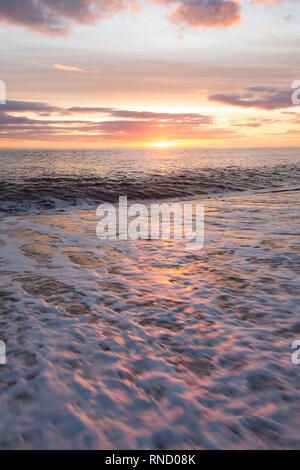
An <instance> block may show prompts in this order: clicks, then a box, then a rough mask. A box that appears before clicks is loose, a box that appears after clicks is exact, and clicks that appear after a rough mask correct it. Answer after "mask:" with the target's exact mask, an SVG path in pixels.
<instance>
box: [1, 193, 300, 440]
mask: <svg viewBox="0 0 300 470" xmlns="http://www.w3.org/2000/svg"><path fill="white" fill-rule="evenodd" d="M299 194H300V193H299V191H298V190H297V189H294V190H293V189H291V188H290V189H287V188H285V189H280V188H279V189H278V190H270V191H264V192H262V191H260V192H257V191H256V192H254V191H252V193H251V192H247V193H240V194H239V193H237V192H235V193H229V194H223V195H216V196H211V197H209V198H207V197H202V198H200V199H198V201H199V202H201V204H204V207H205V245H204V247H203V249H202V250H199V251H188V250H186V249H185V247H184V243H185V241H184V240H177V241H176V240H172V239H170V240H136V241H132V240H127V241H126V240H122V241H121V240H99V239H98V238H97V236H96V225H97V222H98V218H97V217H96V207H90V208H81V209H79V208H78V207H69V208H68V209H66V208H64V209H62V208H59V209H47V210H43V211H37V212H34V211H32V212H30V213H29V212H28V211H27V212H25V211H24V212H9V213H2V216H1V219H0V226H1V230H0V263H1V264H0V269H1V272H0V306H1V316H0V324H1V339H2V340H3V341H5V342H6V345H7V364H6V366H1V367H0V390H1V395H0V405H1V407H0V423H1V424H0V448H1V449H12V448H14V449H32V448H35V449H49V448H50V449H51V448H53V449H54V448H55V449H137V448H138V449H241V448H244V449H254V448H255V449H270V448H272V449H285V448H290V449H295V448H299V445H300V438H299V419H300V399H299V397H300V394H299V389H300V383H299V367H300V366H296V365H295V364H293V363H292V360H291V358H292V353H293V350H292V342H293V341H294V340H297V339H300V316H299V314H300V310H299V290H298V288H299V249H300V243H299V230H300V227H299V222H300V220H299V219H300V217H299V202H300V201H299ZM193 200H195V198H194V199H193Z"/></svg>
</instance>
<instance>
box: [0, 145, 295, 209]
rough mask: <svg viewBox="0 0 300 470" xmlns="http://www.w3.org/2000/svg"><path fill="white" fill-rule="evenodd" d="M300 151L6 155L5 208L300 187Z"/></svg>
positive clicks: (0, 165) (0, 167)
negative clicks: (121, 198)
mask: <svg viewBox="0 0 300 470" xmlns="http://www.w3.org/2000/svg"><path fill="white" fill-rule="evenodd" d="M299 181H300V149H299V148H269V149H266V148H259V149H255V148H254V149H253V148H251V149H194V148H172V149H131V150H128V149H122V150H121V149H106V150H105V149H103V150H0V210H5V211H10V210H16V209H17V210H18V209H21V210H24V209H25V210H28V209H31V208H35V209H36V208H40V209H43V208H45V209H47V208H55V207H63V206H64V207H66V206H69V205H70V204H71V205H77V204H86V203H87V204H89V203H92V204H95V203H97V202H99V203H101V202H103V201H106V202H116V201H117V200H118V197H119V196H120V195H127V197H128V198H129V199H131V200H159V199H169V198H172V199H174V198H179V199H187V198H189V199H192V198H197V197H201V196H205V197H206V196H212V195H215V194H229V193H233V192H244V191H250V192H262V191H267V192H268V191H272V190H284V189H295V188H297V187H298V186H300V183H299Z"/></svg>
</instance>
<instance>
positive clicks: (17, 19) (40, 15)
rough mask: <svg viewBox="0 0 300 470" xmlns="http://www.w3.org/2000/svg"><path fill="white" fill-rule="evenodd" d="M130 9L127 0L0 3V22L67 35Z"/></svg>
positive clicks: (34, 0)
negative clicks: (74, 27)
mask: <svg viewBox="0 0 300 470" xmlns="http://www.w3.org/2000/svg"><path fill="white" fill-rule="evenodd" d="M130 6H131V1H130V0H22V1H21V2H20V1H16V0H14V1H12V0H0V21H2V22H7V23H10V24H16V25H22V26H24V27H26V28H28V29H30V30H32V31H37V32H40V33H46V34H53V35H66V34H68V33H70V32H71V30H72V26H73V25H74V24H76V23H77V24H93V23H95V22H96V21H97V20H99V19H102V18H105V17H107V16H111V15H113V14H114V13H118V12H121V11H123V10H126V9H127V8H129V7H130Z"/></svg>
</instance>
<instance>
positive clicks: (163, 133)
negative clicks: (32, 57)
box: [0, 101, 233, 142]
mask: <svg viewBox="0 0 300 470" xmlns="http://www.w3.org/2000/svg"><path fill="white" fill-rule="evenodd" d="M20 113H22V115H21V116H20ZM28 113H30V116H32V115H34V116H36V117H30V118H29V117H28V116H26V114H28ZM74 114H76V119H73V116H74ZM97 114H100V115H101V116H102V115H105V116H104V117H102V119H100V120H97V119H95V118H94V117H93V118H91V116H96V115H97ZM77 115H79V116H81V117H80V118H79V119H77ZM45 116H48V118H47V119H44V117H45ZM49 116H50V117H49ZM62 116H64V117H63V118H62ZM87 116H88V117H87ZM232 134H233V131H230V130H228V129H220V128H218V127H215V126H214V119H213V117H212V116H209V115H203V114H197V113H163V112H162V113H155V112H149V111H135V110H120V109H115V108H104V107H103V108H101V107H95V108H92V107H73V108H62V107H56V106H51V105H48V104H47V103H39V102H33V103H31V102H26V101H9V102H8V103H7V105H5V106H0V139H4V140H9V139H10V140H12V139H18V140H26V141H28V140H34V141H67V140H69V141H71V142H72V141H81V142H84V141H86V142H138V141H139V142H147V141H148V140H151V141H154V140H168V139H172V140H174V139H175V140H178V139H184V140H190V139H201V138H221V137H227V136H229V135H232Z"/></svg>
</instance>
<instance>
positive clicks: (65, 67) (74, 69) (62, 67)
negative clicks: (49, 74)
mask: <svg viewBox="0 0 300 470" xmlns="http://www.w3.org/2000/svg"><path fill="white" fill-rule="evenodd" d="M52 67H53V68H54V69H57V70H63V71H65V72H83V73H84V72H87V70H84V69H80V68H78V67H70V66H68V65H62V64H53V65H52Z"/></svg>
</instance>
